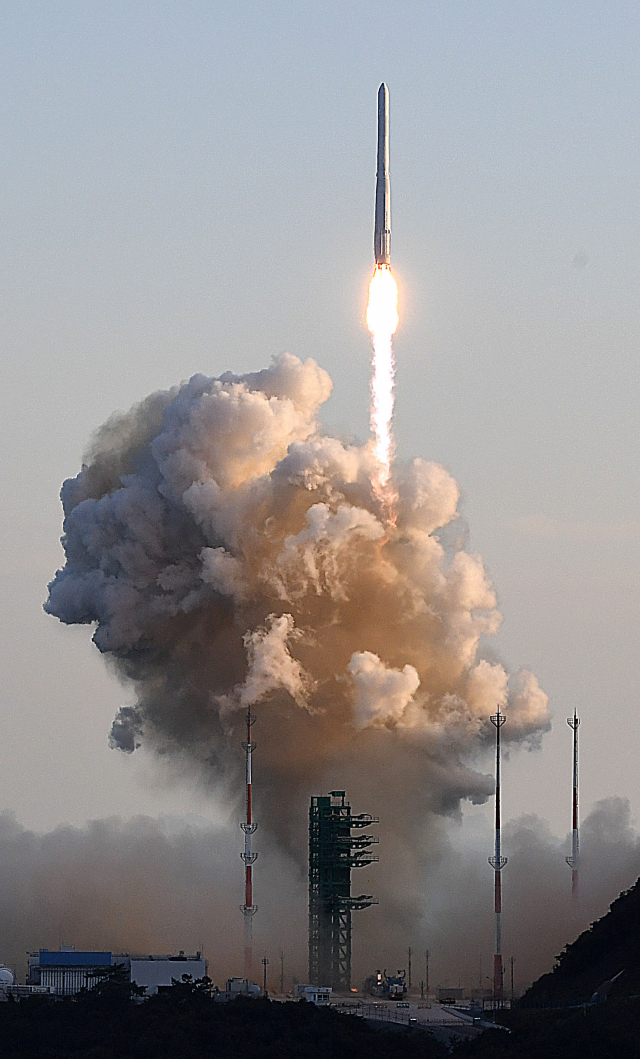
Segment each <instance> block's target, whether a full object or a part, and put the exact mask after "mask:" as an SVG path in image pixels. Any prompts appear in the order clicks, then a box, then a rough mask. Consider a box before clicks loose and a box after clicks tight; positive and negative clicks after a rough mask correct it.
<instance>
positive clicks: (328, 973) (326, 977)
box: [309, 791, 378, 993]
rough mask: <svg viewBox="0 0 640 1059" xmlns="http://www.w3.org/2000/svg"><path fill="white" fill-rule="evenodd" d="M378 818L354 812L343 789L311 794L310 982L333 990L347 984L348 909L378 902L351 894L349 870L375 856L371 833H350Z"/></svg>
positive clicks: (344, 989)
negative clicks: (315, 795) (314, 795)
mask: <svg viewBox="0 0 640 1059" xmlns="http://www.w3.org/2000/svg"><path fill="white" fill-rule="evenodd" d="M377 823H378V818H377V817H374V816H370V815H369V814H368V813H360V814H359V815H358V816H354V815H352V813H351V806H350V804H349V803H348V802H347V801H346V797H345V792H344V791H330V793H329V794H328V795H326V796H318V797H313V798H312V799H311V807H310V809H309V982H310V984H311V985H321V986H331V987H332V989H333V990H334V991H335V992H337V993H341V992H346V991H348V990H349V989H350V988H351V913H352V912H353V911H356V910H358V909H362V908H368V907H369V906H370V905H373V904H377V903H378V902H377V901H376V900H374V898H373V897H371V895H369V894H360V895H358V896H357V897H355V896H352V894H351V869H352V868H364V867H365V866H366V865H367V864H373V863H374V862H375V861H377V860H378V858H377V857H376V856H374V855H373V854H372V853H371V852H370V851H369V847H370V846H372V845H373V844H374V843H377V842H378V839H377V838H374V837H373V835H364V834H357V833H356V834H355V835H354V834H352V832H353V831H355V832H358V831H361V830H362V829H363V828H365V827H368V826H369V825H370V824H377Z"/></svg>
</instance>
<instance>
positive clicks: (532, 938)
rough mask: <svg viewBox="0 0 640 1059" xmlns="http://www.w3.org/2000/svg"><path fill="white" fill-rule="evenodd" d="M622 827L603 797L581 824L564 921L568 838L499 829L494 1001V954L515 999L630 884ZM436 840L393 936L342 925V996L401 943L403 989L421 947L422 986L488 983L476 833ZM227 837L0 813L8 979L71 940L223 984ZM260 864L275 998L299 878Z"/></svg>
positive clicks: (300, 930) (301, 948)
mask: <svg viewBox="0 0 640 1059" xmlns="http://www.w3.org/2000/svg"><path fill="white" fill-rule="evenodd" d="M629 817H630V813H629V803H628V802H627V801H626V800H624V799H619V798H611V799H607V800H606V801H604V802H600V803H598V804H597V805H596V806H595V807H594V809H593V810H592V811H591V813H590V814H589V815H588V816H587V818H586V819H585V821H584V823H583V827H582V863H581V907H580V914H579V917H578V918H577V919H573V918H572V914H571V907H570V906H571V898H570V893H571V873H570V871H569V869H568V868H567V865H566V864H565V860H564V855H565V854H566V853H567V852H569V850H570V838H569V836H567V837H566V838H565V839H564V840H560V839H558V838H556V837H555V836H554V835H553V834H551V833H550V831H549V829H548V827H547V825H545V824H544V822H542V821H541V820H539V819H536V818H534V817H524V818H522V819H520V820H516V821H513V822H511V823H509V824H508V825H507V826H506V827H505V829H504V830H505V833H504V848H505V853H506V854H507V855H508V857H509V861H508V864H507V866H506V868H505V869H504V872H503V884H504V890H505V914H504V928H505V929H504V951H505V962H506V966H507V976H506V986H507V991H508V990H509V988H510V975H509V970H510V968H509V956H510V955H512V954H513V955H514V956H515V968H514V970H515V982H516V987H517V988H522V987H524V986H525V985H527V984H529V982H530V981H531V979H532V978H534V977H537V976H538V975H540V974H542V973H544V972H545V971H549V970H551V967H552V966H553V957H554V956H555V955H557V954H558V953H559V952H561V950H562V949H563V947H564V946H565V945H566V943H567V942H569V941H572V940H573V939H574V938H575V937H576V936H577V935H578V934H579V933H580V931H582V930H583V929H584V928H585V927H586V926H588V924H589V923H590V922H591V921H592V920H594V919H596V918H598V917H600V916H602V915H604V914H605V913H606V911H607V909H608V907H609V905H610V903H611V902H612V901H613V900H615V898H616V897H617V895H618V893H619V892H620V890H623V889H625V888H627V887H629V886H632V885H633V884H634V882H635V880H636V879H637V877H638V874H639V873H640V837H639V836H638V834H637V833H636V832H635V831H634V830H633V829H632V827H631V826H630V820H629ZM478 823H480V821H476V824H478ZM435 826H436V830H437V829H438V825H437V824H436V825H435ZM448 830H449V832H450V842H449V843H448V842H447V840H446V839H445V838H444V836H441V841H442V846H441V848H440V850H439V856H438V859H437V863H436V862H435V859H434V860H432V861H431V862H430V864H429V865H428V869H427V875H426V877H425V880H424V899H423V908H422V919H421V920H418V919H417V918H414V919H412V920H410V921H408V922H407V923H406V924H405V927H404V929H402V928H401V925H400V926H399V925H398V923H397V922H396V923H395V924H394V928H395V929H394V930H390V929H388V928H386V922H387V919H388V915H389V907H388V906H387V907H385V905H384V904H381V905H379V906H378V907H377V908H376V907H374V908H371V909H369V911H367V912H363V913H362V914H361V915H360V916H359V917H358V922H357V924H356V926H355V928H354V959H355V980H354V984H357V985H360V984H361V981H362V979H363V978H364V976H365V975H366V974H369V973H371V972H372V971H373V970H375V968H376V967H378V966H386V967H388V968H394V969H395V968H396V967H404V966H406V956H407V946H408V945H411V946H412V947H413V954H414V955H413V979H414V983H418V982H419V981H420V979H423V978H424V975H425V967H424V951H425V949H427V948H428V949H429V951H430V978H431V985H432V987H433V986H435V985H438V984H442V985H444V984H448V985H457V984H458V982H460V983H461V984H462V985H464V986H467V987H475V986H478V984H479V983H482V984H483V985H485V986H486V985H488V984H489V983H488V982H487V980H486V978H485V976H486V975H488V974H490V973H491V959H492V952H493V923H492V912H491V908H492V896H493V889H492V887H493V873H492V871H491V869H490V868H489V865H488V864H487V849H490V848H491V831H490V825H489V824H487V823H482V824H481V825H480V828H479V829H478V828H477V827H476V830H475V832H474V827H473V821H469V824H468V826H467V827H465V828H464V830H463V832H461V834H460V839H464V844H461V842H460V841H459V840H458V838H456V835H455V833H454V834H451V828H449V829H448ZM238 834H239V831H238V828H237V827H236V828H232V829H228V828H223V829H220V828H212V827H210V826H207V825H206V824H205V822H204V821H202V820H193V821H192V822H191V823H187V822H185V821H184V820H180V821H176V820H171V819H166V818H165V819H161V820H151V819H149V818H145V817H137V818H134V819H132V820H129V821H127V822H126V823H122V822H121V821H119V820H116V819H112V820H97V821H93V822H91V823H89V824H87V825H86V826H85V827H81V828H78V827H69V826H63V827H58V828H56V829H55V830H53V831H50V832H47V833H45V834H38V833H36V832H33V831H29V830H27V829H25V828H24V827H23V826H22V825H21V824H20V823H18V822H17V821H16V819H15V818H14V817H13V816H12V814H10V813H7V812H4V813H0V937H1V939H2V940H1V942H0V962H6V963H8V964H9V965H10V966H13V967H16V968H17V970H18V973H19V974H20V975H22V974H23V973H24V969H25V963H26V959H25V952H26V951H27V950H32V949H37V948H40V947H48V948H51V949H56V948H58V946H59V945H60V944H71V945H75V946H76V948H78V949H83V948H85V949H110V950H112V951H113V952H131V951H133V952H142V953H145V952H177V951H178V950H179V949H184V950H187V951H193V950H196V949H198V948H202V950H203V951H204V953H205V955H206V956H207V957H208V960H209V967H210V973H211V975H212V977H213V979H214V981H215V982H216V983H217V984H218V985H220V986H222V985H223V983H224V980H225V978H226V977H228V976H229V975H232V974H241V973H242V924H241V919H242V917H241V915H240V912H239V911H238V904H239V900H240V898H239V896H238V893H239V891H240V890H241V868H242V864H241V861H240V858H239V856H238ZM470 839H471V842H470ZM262 858H263V860H262V861H261V867H262V882H261V885H260V895H259V900H260V912H259V914H258V915H257V916H256V918H255V929H256V944H257V945H258V946H260V949H259V951H261V952H266V954H267V956H268V957H269V958H270V963H269V973H270V974H271V975H272V977H271V982H270V984H271V986H272V987H275V988H278V980H279V974H280V961H279V958H278V954H279V951H280V950H284V954H285V987H286V988H287V989H290V988H291V980H292V976H294V975H295V976H296V977H297V979H298V980H299V981H304V980H305V976H306V925H307V919H306V907H305V903H306V902H305V897H306V879H305V877H304V874H303V873H298V872H297V871H296V868H295V865H293V864H292V863H291V861H290V860H289V859H288V858H287V857H286V856H285V855H283V854H280V853H278V852H277V851H276V850H275V849H273V848H271V849H270V850H264V848H263V853H262ZM385 859H386V858H385ZM379 867H380V868H382V863H381V864H380V865H379ZM374 871H375V869H372V871H371V880H372V881H373V880H374ZM375 883H376V885H377V879H376V880H375ZM398 884H399V885H402V880H401V879H399V880H398ZM367 927H368V928H369V929H368V930H367ZM385 928H386V929H385Z"/></svg>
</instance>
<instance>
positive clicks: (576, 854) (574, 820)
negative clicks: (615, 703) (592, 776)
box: [565, 709, 580, 913]
mask: <svg viewBox="0 0 640 1059" xmlns="http://www.w3.org/2000/svg"><path fill="white" fill-rule="evenodd" d="M567 724H568V725H569V728H572V729H573V800H572V806H571V810H572V811H571V825H572V827H571V856H570V857H566V858H565V859H566V861H567V864H568V865H569V867H570V868H571V899H572V902H573V911H574V913H575V912H577V910H578V868H579V860H580V837H579V833H578V726H579V724H580V718H579V717H578V714H577V711H576V710H575V709H574V711H573V717H567Z"/></svg>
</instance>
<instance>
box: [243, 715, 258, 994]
mask: <svg viewBox="0 0 640 1059" xmlns="http://www.w3.org/2000/svg"><path fill="white" fill-rule="evenodd" d="M254 721H255V717H252V715H251V707H249V709H248V710H247V741H246V743H243V744H242V745H243V747H244V749H245V752H246V755H247V819H246V821H245V822H244V823H242V824H240V827H241V828H242V830H243V831H244V853H241V854H240V856H241V857H242V859H243V861H244V865H245V880H244V904H243V905H240V911H241V912H242V914H243V916H244V976H245V978H246V979H248V980H249V981H250V980H251V978H252V977H253V917H254V916H255V914H256V912H257V911H258V906H257V905H254V903H253V865H254V864H255V862H256V860H257V859H258V854H257V853H252V852H251V836H252V835H253V833H254V831H255V830H256V828H257V826H258V825H257V824H254V822H253V817H252V810H251V755H252V753H253V751H254V750H255V743H252V742H251V726H252V725H253V723H254Z"/></svg>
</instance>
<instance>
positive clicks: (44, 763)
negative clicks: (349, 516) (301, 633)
mask: <svg viewBox="0 0 640 1059" xmlns="http://www.w3.org/2000/svg"><path fill="white" fill-rule="evenodd" d="M0 10H1V12H2V26H1V30H0V84H1V88H2V107H1V111H0V121H1V126H2V131H1V142H2V151H1V152H0V167H1V171H2V183H3V194H2V196H1V197H0V259H1V262H2V289H3V302H4V304H3V308H2V324H1V326H2V372H3V381H2V401H3V411H2V422H3V425H4V433H5V442H4V459H3V461H2V465H1V468H0V470H1V473H2V496H3V503H2V511H1V519H2V522H1V531H0V532H1V541H2V553H1V559H2V586H3V592H2V601H1V610H0V614H1V617H2V640H1V643H2V657H3V665H2V683H1V686H0V700H1V711H0V806H2V807H7V806H8V807H12V808H15V809H16V810H17V813H18V816H19V819H20V820H21V821H23V822H24V823H25V824H26V825H28V826H30V827H37V828H41V827H42V828H44V827H50V826H53V825H55V824H57V823H59V822H62V821H70V822H82V821H84V820H85V819H87V818H91V817H97V816H103V815H110V814H113V813H119V814H121V815H123V816H125V817H126V816H129V815H132V814H134V813H137V812H149V813H154V814H155V813H160V812H173V813H178V814H179V813H181V812H188V811H199V812H201V813H204V814H205V815H207V816H210V817H215V809H214V807H212V806H210V805H206V804H205V803H204V802H203V801H202V800H201V798H200V796H199V795H197V794H195V793H194V792H193V791H192V790H191V789H190V788H189V785H188V784H187V783H182V784H179V785H176V784H174V783H171V782H169V781H168V777H167V776H166V775H163V774H161V773H160V772H159V770H158V767H157V765H156V763H155V762H152V761H151V760H150V759H149V758H145V757H143V756H141V755H136V756H134V758H133V759H129V758H124V757H123V756H122V755H120V754H117V753H116V752H114V751H111V750H109V748H108V746H107V734H108V729H109V726H110V723H111V720H112V717H113V715H114V713H115V712H116V710H117V708H118V707H119V706H120V705H122V704H123V703H127V702H131V701H132V692H131V689H130V688H126V687H121V686H120V685H119V684H118V683H117V681H116V680H115V678H114V677H113V676H111V675H110V673H109V672H108V671H107V669H106V667H105V665H104V663H103V660H102V659H101V657H100V656H99V654H98V652H97V651H96V649H95V648H94V647H93V645H92V644H91V642H90V630H89V629H82V628H80V629H78V628H63V627H61V626H60V625H59V624H58V623H57V622H56V621H55V620H54V619H53V618H50V617H47V616H46V615H45V614H44V613H43V611H42V609H41V606H42V602H43V600H44V598H45V595H46V585H47V582H48V581H49V580H50V578H51V577H52V576H53V574H54V572H55V570H56V568H57V567H58V566H59V565H60V564H61V561H62V552H61V549H60V547H59V544H58V538H59V535H60V532H61V509H60V504H59V500H58V492H59V488H60V484H61V482H62V480H63V479H64V478H65V477H68V476H70V475H74V474H75V473H76V472H77V470H78V469H79V466H80V462H81V458H82V454H83V451H84V450H85V448H86V445H87V442H88V440H89V438H90V435H91V432H92V431H93V430H94V429H95V428H96V427H97V426H98V425H99V424H100V423H102V422H103V421H104V420H105V419H106V418H107V417H108V416H109V415H110V414H111V413H112V412H113V411H114V410H117V409H121V410H124V409H126V408H128V407H129V406H130V405H131V404H133V403H134V402H136V401H138V400H139V399H141V398H142V397H143V396H145V395H146V394H147V393H149V392H151V391H153V390H155V389H158V388H162V387H167V386H170V385H173V384H174V383H176V382H179V381H180V380H182V379H184V378H187V377H188V376H189V375H190V374H192V373H194V372H204V373H206V374H212V375H213V374H218V373H220V372H221V371H224V370H228V369H230V370H233V371H237V372H243V371H246V370H253V369H256V368H259V367H263V366H265V365H266V364H267V363H268V361H269V358H270V357H271V355H272V354H274V353H278V352H280V351H282V350H289V351H290V352H292V353H295V354H297V355H298V356H300V357H302V358H304V357H306V356H309V355H311V356H313V357H315V358H317V360H318V361H319V362H320V363H321V364H322V365H323V367H325V368H326V369H327V370H328V371H329V373H330V374H331V376H332V377H333V379H334V382H335V391H334V396H333V397H332V398H331V400H330V402H329V404H328V405H327V407H326V411H325V415H324V420H323V421H324V423H325V424H326V426H327V427H330V428H331V429H332V430H337V431H340V432H342V433H345V434H355V435H357V436H359V437H365V436H366V433H367V429H368V385H369V383H368V380H369V354H370V342H369V335H368V334H367V332H366V330H365V327H364V320H363V316H364V300H365V294H366V287H367V283H368V279H369V276H370V272H371V268H372V215H373V190H374V168H375V106H376V91H377V87H378V84H379V82H380V80H382V79H384V80H385V81H387V83H388V85H389V89H390V95H391V173H392V202H393V262H394V269H395V272H396V275H397V278H398V281H399V284H400V289H401V324H400V328H399V331H398V334H397V338H396V343H395V348H396V355H397V406H396V407H397V413H396V419H395V430H396V437H397V442H398V452H399V454H400V455H401V456H402V457H410V456H413V455H421V456H424V457H426V458H429V459H435V460H437V461H439V462H442V463H443V464H445V465H446V467H447V468H448V469H449V470H450V471H451V473H452V474H453V476H454V477H455V478H456V479H457V481H458V482H459V483H460V485H461V487H462V490H463V496H464V501H463V512H464V515H465V518H466V520H467V522H468V526H469V533H470V547H471V548H472V549H474V550H477V551H479V552H480V553H481V554H482V555H483V556H484V557H485V560H486V562H487V564H488V567H489V570H490V572H491V575H492V577H493V579H494V582H495V585H496V588H497V591H498V595H499V599H500V604H501V609H502V612H503V614H504V619H505V620H504V626H503V630H502V631H501V633H500V635H499V637H498V641H497V647H498V650H499V652H500V654H501V656H502V658H503V659H504V661H505V662H506V663H507V664H508V665H509V666H510V667H511V668H513V669H517V668H518V667H519V666H521V665H527V666H531V668H532V669H533V670H534V671H535V673H536V675H537V676H538V678H539V680H540V682H541V684H542V686H543V687H544V688H545V689H546V691H547V692H548V694H549V696H550V700H551V706H552V710H553V715H554V728H553V731H552V732H551V733H550V734H549V735H548V736H546V737H545V739H544V742H543V747H542V750H541V751H540V752H538V753H534V754H526V753H516V754H514V755H513V756H512V758H511V760H510V761H509V762H508V763H507V764H506V766H505V774H504V783H505V790H504V805H505V815H506V817H512V816H515V815H517V814H519V813H521V812H524V811H529V812H538V813H540V814H542V815H543V816H544V817H546V818H547V819H548V820H549V821H550V823H551V827H552V829H553V830H554V831H556V832H557V833H559V834H562V833H564V832H565V831H566V830H567V829H568V826H569V785H570V766H571V761H570V738H571V733H570V731H569V729H568V728H567V726H566V723H565V718H566V717H567V716H568V715H569V714H570V713H571V712H572V711H573V708H574V706H577V707H578V710H579V712H580V714H581V717H582V720H583V724H582V727H581V729H580V735H581V740H582V743H581V766H582V774H581V787H582V806H583V810H584V812H585V813H586V812H587V810H588V809H589V807H590V806H591V805H592V804H593V802H594V801H595V800H596V799H599V798H602V797H605V796H609V795H614V794H615V795H622V796H626V797H629V798H630V799H631V804H632V810H633V812H634V813H635V814H637V813H638V811H639V810H640V772H639V770H638V768H637V764H636V761H637V756H638V749H637V748H638V744H639V742H640V736H639V735H638V731H637V724H636V719H637V696H638V690H637V689H638V686H639V685H640V642H639V635H638V628H639V623H638V617H639V607H638V595H639V592H638V590H639V587H640V575H639V566H638V551H639V547H640V498H639V492H638V471H639V469H640V468H639V462H640V459H639V449H638V442H637V427H636V421H637V405H638V382H639V381H640V380H639V369H638V348H639V346H640V309H639V307H638V287H639V281H640V249H639V239H640V228H639V224H638V202H639V199H640V194H639V193H640V181H639V177H638V174H639V171H640V142H639V137H638V129H639V128H640V79H639V78H638V70H639V69H640V44H639V41H640V33H639V31H640V11H639V10H638V7H637V4H631V3H626V2H622V0H617V2H616V3H604V2H601V3H593V2H592V3H589V2H585V0H582V2H580V3H578V2H560V3H558V2H557V0H556V2H554V3H551V2H544V0H536V2H522V3H517V4H507V3H504V2H498V0H496V2H480V0H478V2H475V0H447V2H439V3H435V2H429V0H426V2H425V0H421V2H415V3H408V2H403V0H396V2H395V3H393V4H389V3H380V2H377V0H370V2H367V3H361V2H356V0H343V2H341V3H339V4H338V3H331V2H329V3H328V2H327V0H324V2H323V3H317V2H314V0H307V2H305V3H292V2H288V3H287V2H282V0H275V2H271V3H268V4H267V3H263V2H262V3H256V2H251V0H247V2H244V3H242V4H230V3H227V4H221V3H217V2H215V0H207V2H206V3H205V2H204V0H202V2H201V0H197V2H196V0H182V2H181V3H176V2H171V3H169V2H163V0H153V2H151V0H148V2H138V0H122V2H116V0H103V2H99V3H98V2H90V0H78V2H71V0H58V2H56V3H52V2H50V0H49V2H44V0H43V2H32V0H22V2H21V3H19V4H16V3H9V2H7V0H5V2H4V3H2V4H1V5H0ZM255 767H256V772H257V771H258V759H257V757H256V762H255ZM485 767H486V768H489V767H490V763H489V762H486V763H485ZM365 808H366V807H365Z"/></svg>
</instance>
